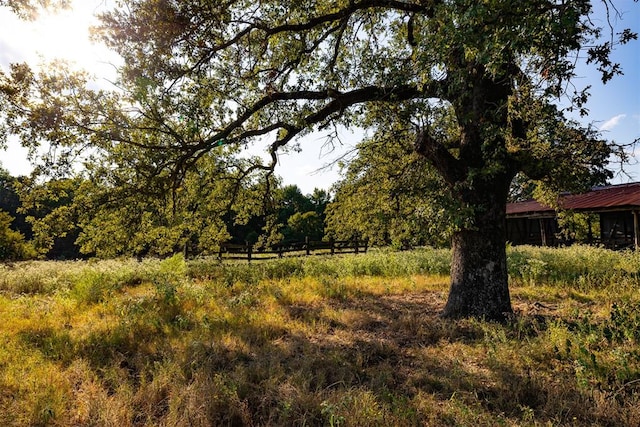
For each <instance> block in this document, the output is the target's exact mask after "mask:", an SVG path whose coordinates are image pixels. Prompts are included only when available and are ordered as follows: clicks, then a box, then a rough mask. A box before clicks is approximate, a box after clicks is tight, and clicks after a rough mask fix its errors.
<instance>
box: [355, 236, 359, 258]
mask: <svg viewBox="0 0 640 427" xmlns="http://www.w3.org/2000/svg"><path fill="white" fill-rule="evenodd" d="M355 242H356V247H355V253H356V255H358V249H359V248H358V237H357V236H356V238H355Z"/></svg>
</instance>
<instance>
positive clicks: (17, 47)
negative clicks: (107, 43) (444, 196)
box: [0, 0, 640, 193]
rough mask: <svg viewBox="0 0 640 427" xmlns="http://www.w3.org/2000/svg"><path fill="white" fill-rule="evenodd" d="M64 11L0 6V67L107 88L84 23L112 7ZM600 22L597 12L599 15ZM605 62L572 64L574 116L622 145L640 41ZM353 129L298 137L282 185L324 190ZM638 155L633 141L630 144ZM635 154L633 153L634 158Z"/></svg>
mask: <svg viewBox="0 0 640 427" xmlns="http://www.w3.org/2000/svg"><path fill="white" fill-rule="evenodd" d="M72 4H73V7H72V9H70V10H65V11H60V12H58V13H56V14H43V15H42V16H41V17H40V18H39V19H37V20H36V21H33V22H28V21H22V20H20V19H18V18H17V17H16V16H15V15H14V14H12V13H11V12H10V11H9V10H8V9H6V8H2V7H0V67H2V69H3V70H4V71H5V72H6V71H7V70H8V66H9V64H10V63H15V62H27V63H29V64H30V65H32V66H37V65H38V64H42V63H44V62H46V61H50V60H52V59H57V58H62V59H65V60H68V61H71V62H73V63H75V64H77V66H78V67H79V68H83V69H86V70H89V71H90V72H91V73H92V74H94V75H96V80H97V82H98V84H100V85H104V86H107V87H108V85H109V81H110V80H113V79H114V78H115V71H114V70H115V69H114V66H113V64H114V63H116V62H117V61H118V58H117V56H115V55H114V54H113V53H111V52H109V51H108V50H107V49H106V48H105V47H103V46H100V45H94V44H92V43H91V42H90V41H89V38H88V34H89V27H90V26H91V25H92V24H94V23H95V22H96V19H95V17H94V13H95V12H96V11H99V10H102V9H103V8H105V7H106V8H110V7H113V6H114V4H115V1H113V0H74V1H73V2H72ZM616 5H617V7H618V10H619V11H620V12H621V14H622V18H621V21H619V22H618V24H619V25H618V27H619V28H626V27H630V28H631V29H632V30H634V31H636V32H640V3H635V2H634V1H633V0H617V1H616ZM602 20H603V22H604V16H603V17H602ZM613 60H614V61H616V62H620V63H621V64H622V67H623V71H624V75H623V76H619V77H617V78H615V79H614V80H613V81H612V82H610V83H608V84H607V85H605V86H603V85H602V83H601V82H600V80H599V77H598V75H597V73H596V72H595V71H594V70H592V69H591V68H588V67H581V68H580V69H579V75H580V78H579V79H577V80H576V84H577V86H578V87H583V86H587V85H591V86H592V88H591V90H590V92H591V94H592V97H591V100H590V102H589V104H588V108H589V110H590V114H589V116H588V117H587V118H585V119H581V121H583V122H584V123H585V124H586V123H593V124H594V125H595V126H596V127H597V128H599V129H600V130H601V131H603V135H604V137H605V138H607V139H611V140H614V141H616V142H618V143H629V142H631V141H633V140H634V139H636V138H640V41H636V42H632V43H630V44H628V45H626V46H621V47H618V49H617V50H616V51H615V52H614V55H613ZM359 135H360V134H359V133H358V132H355V133H351V132H349V131H344V132H343V135H342V140H343V142H344V143H345V145H344V146H343V147H338V148H337V150H336V151H335V152H333V153H327V150H326V148H325V149H322V145H323V142H324V138H323V137H322V135H312V136H310V137H307V138H306V139H305V140H303V141H301V147H302V152H301V153H290V154H286V155H282V156H280V165H279V167H278V169H277V170H276V172H277V173H278V174H279V175H280V176H282V177H283V179H284V182H285V184H296V185H298V186H299V187H300V188H301V189H302V191H303V192H304V193H310V192H312V191H313V189H314V188H315V187H319V188H325V189H328V188H329V187H330V186H331V184H332V183H333V182H335V181H336V180H337V179H338V178H339V175H338V170H337V166H334V167H333V168H330V169H328V170H322V171H318V169H319V168H321V167H322V166H323V165H324V164H326V163H328V162H330V161H331V160H333V159H334V158H335V157H337V156H338V155H339V154H340V153H341V152H343V151H344V150H348V149H350V148H351V147H352V146H353V145H354V144H355V143H356V142H357V138H358V137H359ZM636 151H638V153H640V147H639V148H638V149H637V150H636ZM639 160H640V156H639ZM0 163H1V166H2V167H4V168H5V169H7V170H8V171H9V172H10V173H11V174H12V175H15V176H17V175H25V174H28V173H29V172H30V170H31V165H30V164H29V162H28V160H27V158H26V151H25V150H24V149H22V148H21V147H20V146H19V144H18V143H17V142H15V141H10V142H9V148H8V150H7V151H5V152H3V151H0ZM626 169H627V171H628V172H630V173H631V178H629V177H627V176H624V175H618V176H617V177H616V178H615V179H614V182H616V183H618V182H628V181H634V180H635V181H638V180H640V165H631V166H628V167H627V168H626Z"/></svg>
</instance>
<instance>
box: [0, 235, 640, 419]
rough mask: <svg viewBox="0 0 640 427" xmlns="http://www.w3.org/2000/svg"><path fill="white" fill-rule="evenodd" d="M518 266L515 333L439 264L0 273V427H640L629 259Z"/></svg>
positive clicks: (430, 253)
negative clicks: (463, 295) (474, 316)
mask: <svg viewBox="0 0 640 427" xmlns="http://www.w3.org/2000/svg"><path fill="white" fill-rule="evenodd" d="M508 253H509V272H510V277H511V281H512V298H513V305H514V309H515V312H516V313H515V314H514V315H513V316H512V317H511V318H510V319H509V320H508V322H506V323H504V324H496V323H491V322H482V321H478V320H460V321H445V320H442V319H440V318H439V317H438V313H439V311H440V310H441V309H442V307H443V306H444V303H445V300H446V295H447V290H448V289H447V288H448V277H447V273H448V268H449V263H450V253H449V251H446V250H445V251H441V250H429V249H422V250H417V251H412V252H392V251H371V252H370V253H368V254H366V255H363V254H360V255H357V256H336V257H326V258H325V257H313V258H305V259H282V260H273V261H268V262H260V263H257V262H256V263H252V264H251V265H248V264H246V263H235V264H231V263H229V264H222V263H219V262H217V261H211V260H194V261H185V260H184V259H183V258H182V257H180V256H176V257H172V258H169V259H166V260H147V261H144V262H136V261H133V260H120V261H93V262H64V263H55V262H51V263H43V262H35V263H18V264H13V265H12V266H3V267H1V268H2V275H0V324H1V325H2V327H1V328H0V425H3V426H4V425H7V426H23V425H118V426H138V425H176V426H199V425H201V426H208V425H265V426H267V425H318V426H363V425H367V426H370V425H371V426H376V425H378V426H388V425H399V426H403V425H406V426H413V425H450V426H458V425H462V426H464V425H469V426H470V425H473V426H494V425H507V426H515V425H518V426H520V425H531V426H533V425H559V426H575V425H603V426H608V425H638V423H639V422H640V409H638V408H640V350H639V349H640V335H639V334H638V331H639V330H640V295H639V293H638V292H637V289H638V285H639V283H638V268H640V263H639V262H638V258H637V255H636V254H635V253H631V252H610V251H605V250H602V249H597V248H587V247H573V248H565V249H543V248H533V247H519V248H510V249H509V251H508Z"/></svg>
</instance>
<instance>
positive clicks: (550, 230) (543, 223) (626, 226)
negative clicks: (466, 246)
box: [507, 182, 640, 248]
mask: <svg viewBox="0 0 640 427" xmlns="http://www.w3.org/2000/svg"><path fill="white" fill-rule="evenodd" d="M558 204H559V206H560V209H561V210H564V211H569V212H576V213H581V214H585V215H584V216H583V218H584V219H585V221H586V223H587V227H588V231H587V233H586V241H587V242H589V243H601V244H604V245H605V246H607V247H612V248H625V247H636V248H637V247H638V246H640V241H639V235H640V225H639V224H640V223H639V219H640V218H639V215H640V183H639V182H636V183H631V184H620V185H610V186H604V187H595V188H593V189H592V190H591V191H589V192H587V193H584V194H566V195H563V196H561V197H560V199H559V200H558ZM557 219H558V212H557V211H556V210H555V209H553V208H551V207H549V206H545V205H543V204H541V203H539V202H537V201H535V200H527V201H523V202H517V203H509V204H507V240H508V241H510V242H511V243H513V244H533V245H542V246H555V245H558V244H562V243H571V240H570V239H566V238H561V237H560V236H559V234H560V233H559V232H560V231H561V230H560V228H559V226H558V221H557Z"/></svg>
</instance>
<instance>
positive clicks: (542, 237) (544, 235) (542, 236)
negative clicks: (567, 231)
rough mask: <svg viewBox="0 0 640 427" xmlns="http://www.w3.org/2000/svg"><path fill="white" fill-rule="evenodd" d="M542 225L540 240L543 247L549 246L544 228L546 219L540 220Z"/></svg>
mask: <svg viewBox="0 0 640 427" xmlns="http://www.w3.org/2000/svg"><path fill="white" fill-rule="evenodd" d="M538 222H539V223H540V239H541V244H542V246H547V232H546V230H545V227H544V218H540V219H539V220H538Z"/></svg>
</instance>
